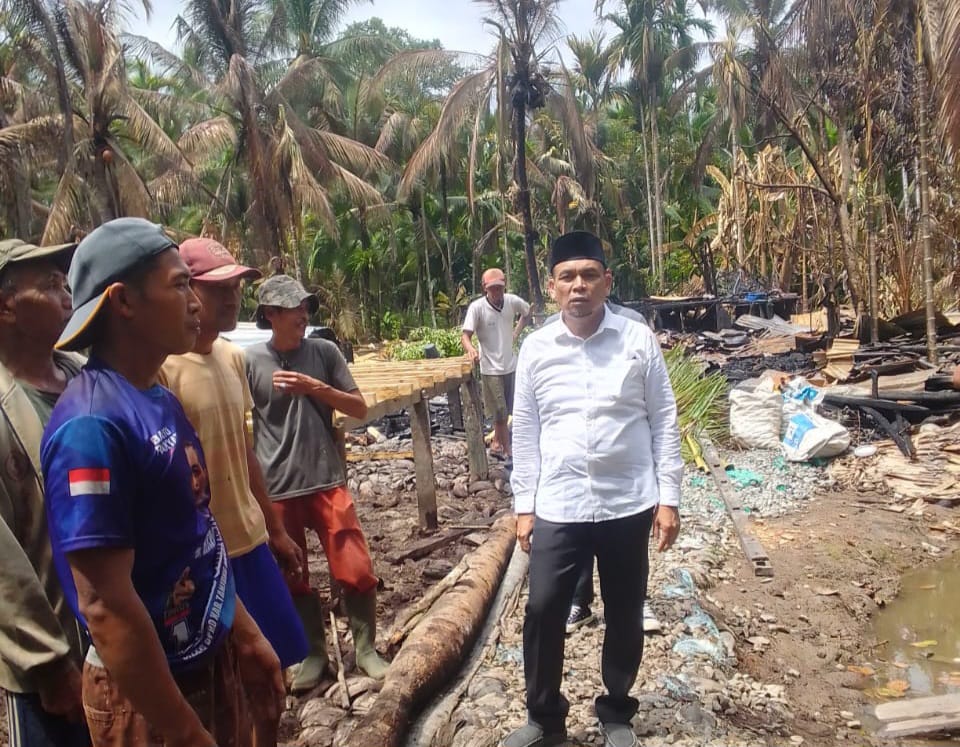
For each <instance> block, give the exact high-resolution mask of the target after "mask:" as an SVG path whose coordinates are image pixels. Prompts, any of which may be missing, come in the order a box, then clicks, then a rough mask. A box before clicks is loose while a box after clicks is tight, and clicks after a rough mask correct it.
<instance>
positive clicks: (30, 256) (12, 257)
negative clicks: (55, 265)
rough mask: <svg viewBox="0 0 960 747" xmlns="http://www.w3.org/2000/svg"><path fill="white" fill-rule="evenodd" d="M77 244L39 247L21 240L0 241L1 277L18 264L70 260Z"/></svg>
mask: <svg viewBox="0 0 960 747" xmlns="http://www.w3.org/2000/svg"><path fill="white" fill-rule="evenodd" d="M76 248H77V245H76V244H56V245H55V246H37V245H36V244H28V243H27V242H26V241H21V240H20V239H4V240H3V241H0V275H2V274H3V271H4V270H6V269H7V267H9V266H10V265H14V264H17V263H18V262H30V261H31V260H35V259H52V260H54V261H58V260H69V259H70V253H71V252H73V250H74V249H76Z"/></svg>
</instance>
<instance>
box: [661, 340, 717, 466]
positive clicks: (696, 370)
mask: <svg viewBox="0 0 960 747" xmlns="http://www.w3.org/2000/svg"><path fill="white" fill-rule="evenodd" d="M664 358H665V359H666V362H667V373H668V374H669V376H670V384H671V386H672V387H673V394H674V397H676V399H677V415H678V418H679V421H680V437H681V451H682V453H683V458H684V460H685V461H691V460H692V459H693V451H692V450H691V447H690V440H691V438H695V437H697V436H699V435H705V436H708V437H709V438H710V439H711V440H712V441H715V442H719V441H723V440H725V439H726V437H727V433H728V432H729V431H728V428H727V387H728V384H727V378H726V376H724V375H723V374H722V373H720V372H719V371H715V372H713V373H711V374H708V375H707V376H704V375H703V364H702V363H700V362H699V361H697V360H696V359H695V358H694V357H693V356H689V355H687V353H686V350H684V348H683V347H681V346H679V345H678V346H677V347H675V348H673V349H671V350H668V351H667V352H666V353H665V354H664Z"/></svg>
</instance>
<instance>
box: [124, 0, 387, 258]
mask: <svg viewBox="0 0 960 747" xmlns="http://www.w3.org/2000/svg"><path fill="white" fill-rule="evenodd" d="M341 6H344V4H343V3H316V4H315V5H313V6H311V7H312V8H313V10H311V11H310V13H308V14H307V17H306V20H308V21H310V23H311V24H312V25H311V27H310V28H311V29H312V30H311V31H310V32H309V33H306V32H304V33H303V34H301V35H299V36H297V37H296V41H297V45H298V47H299V46H300V45H301V44H302V48H298V49H297V50H296V51H297V52H303V54H300V55H299V56H298V57H297V58H296V59H295V60H293V62H291V63H289V64H287V63H285V62H284V61H283V60H282V59H278V57H277V56H276V53H277V51H278V50H283V49H286V48H289V45H290V43H291V33H290V27H289V26H288V25H286V22H287V21H288V20H289V19H290V17H291V16H289V15H287V12H288V11H289V10H290V9H291V8H292V7H294V6H293V5H291V4H286V5H283V6H282V8H281V10H282V12H279V11H278V12H275V11H276V8H280V7H281V6H279V5H277V6H276V8H275V7H274V5H273V4H268V3H267V2H266V0H225V2H222V3H219V2H218V3H209V2H206V0H187V2H185V3H184V13H183V15H181V16H179V17H178V19H177V21H176V23H177V27H178V34H179V36H180V39H181V41H182V42H183V44H184V47H185V54H184V58H183V59H179V60H176V59H172V58H171V56H170V55H169V53H167V52H165V50H162V49H160V48H159V47H157V45H155V44H153V43H152V42H149V41H148V40H145V39H138V40H136V42H137V49H138V51H140V52H141V53H142V54H149V55H150V56H151V57H152V58H153V59H154V60H155V61H156V62H157V63H159V64H166V65H167V66H172V67H173V68H174V69H175V70H176V71H177V73H178V74H179V75H180V77H181V79H182V80H183V81H184V82H185V85H188V86H189V85H192V86H194V87H196V89H197V90H198V94H199V96H200V97H201V98H202V99H203V100H204V101H205V103H206V104H207V106H208V110H207V111H208V112H209V114H208V115H207V118H205V119H204V120H203V121H199V122H197V123H196V124H194V125H193V126H192V127H190V128H189V129H187V130H186V131H185V132H184V133H183V135H182V136H181V138H180V141H179V142H180V145H181V147H182V148H183V150H184V152H185V153H186V154H187V155H188V156H189V157H190V158H191V159H192V160H193V161H194V162H196V163H197V165H198V166H201V167H204V168H207V169H212V168H216V169H218V170H219V172H220V179H219V181H218V183H217V185H216V187H215V188H214V194H215V198H214V199H213V200H212V201H211V209H210V211H209V213H208V219H207V224H208V227H209V228H210V229H211V230H212V229H213V219H214V218H215V216H216V214H217V213H222V212H223V211H224V210H225V206H232V207H231V208H230V209H229V210H228V212H229V213H231V214H229V215H226V216H225V217H228V218H231V219H233V218H236V217H237V216H236V215H235V214H234V212H239V213H240V215H242V216H243V219H244V222H245V223H246V224H247V225H248V226H249V230H250V231H251V236H250V237H249V240H248V241H246V242H244V244H245V245H246V246H253V247H255V248H256V252H257V256H256V257H255V259H256V260H257V261H259V262H261V263H265V262H266V261H267V259H269V258H270V257H271V256H276V257H277V262H278V263H279V265H280V266H284V263H286V262H289V263H290V266H289V267H287V268H285V269H288V270H289V271H290V272H292V273H294V274H300V254H301V249H304V250H305V249H306V247H305V246H304V245H303V220H304V215H305V212H306V211H309V212H310V213H312V214H313V215H315V216H316V217H317V219H318V220H319V221H320V222H321V224H322V225H323V227H324V228H325V230H327V231H328V232H329V233H330V234H331V235H332V236H336V235H337V234H338V231H339V229H338V224H337V219H336V215H335V211H334V207H333V194H334V193H338V194H344V195H346V196H347V198H348V200H349V202H350V203H351V204H353V205H355V206H369V205H378V204H381V203H382V196H381V194H380V192H379V191H378V190H377V189H376V188H375V187H374V186H373V185H372V184H371V183H370V182H369V181H368V180H367V179H366V178H365V177H368V176H369V175H371V174H374V173H376V172H379V171H385V170H389V169H390V168H391V164H390V161H389V160H388V159H387V158H385V157H384V156H383V155H382V154H380V153H378V152H377V151H376V150H375V149H373V148H371V147H368V146H364V145H362V144H361V143H358V142H356V141H354V140H352V139H350V138H348V137H344V136H343V135H340V134H337V133H336V132H334V131H333V130H332V129H331V122H332V121H335V120H336V119H338V115H339V111H338V110H337V108H336V106H335V105H334V104H332V103H331V101H332V100H333V101H334V102H337V101H339V100H340V99H339V96H340V92H339V90H338V89H336V87H335V86H332V85H327V84H328V83H330V77H329V75H328V74H327V71H328V70H329V65H328V64H327V62H328V61H327V60H326V59H324V58H321V57H317V56H312V55H313V54H314V52H315V51H316V50H315V47H313V46H312V45H313V44H314V43H315V42H318V40H322V37H323V35H324V34H326V33H327V31H326V28H327V27H326V25H324V24H325V22H322V19H320V17H319V16H320V15H322V13H323V12H325V11H330V12H333V13H340V12H342V7H341ZM296 7H297V8H300V6H296ZM344 7H345V6H344ZM311 14H312V15H311ZM297 18H299V16H297ZM299 20H304V19H299ZM331 97H332V98H331ZM224 155H225V156H226V158H225V159H224ZM224 160H225V163H224ZM179 176H180V175H179V174H176V173H174V172H170V173H168V175H167V180H166V182H165V184H164V187H165V188H166V190H167V194H168V195H170V196H171V197H176V196H180V197H181V198H182V197H183V196H185V194H187V193H186V192H184V191H183V189H182V188H183V186H184V185H183V181H182V180H181V179H180V178H179Z"/></svg>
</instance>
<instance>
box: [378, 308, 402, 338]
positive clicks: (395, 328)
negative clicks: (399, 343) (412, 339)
mask: <svg viewBox="0 0 960 747" xmlns="http://www.w3.org/2000/svg"><path fill="white" fill-rule="evenodd" d="M402 325H403V317H401V316H400V314H399V313H397V312H395V311H391V310H390V309H387V310H386V311H384V312H383V316H382V317H381V319H380V334H381V335H383V338H384V339H385V340H396V339H397V338H398V337H399V336H400V327H401V326H402Z"/></svg>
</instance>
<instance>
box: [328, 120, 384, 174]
mask: <svg viewBox="0 0 960 747" xmlns="http://www.w3.org/2000/svg"><path fill="white" fill-rule="evenodd" d="M312 133H313V136H314V137H315V138H316V139H317V141H318V142H319V143H320V144H321V145H322V146H323V148H324V149H325V150H326V153H327V156H328V158H329V159H330V160H331V161H333V162H335V163H337V164H339V165H340V166H342V167H344V168H347V169H350V170H351V171H355V172H357V173H358V174H369V173H371V172H374V171H377V172H383V171H392V170H393V169H394V164H393V162H392V161H391V160H390V159H389V158H387V157H386V156H385V155H384V154H383V153H381V152H379V151H378V150H376V149H375V148H371V147H370V146H369V145H364V144H363V143H361V142H358V141H356V140H352V139H351V138H348V137H344V136H343V135H337V134H336V133H333V132H327V131H323V130H312Z"/></svg>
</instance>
